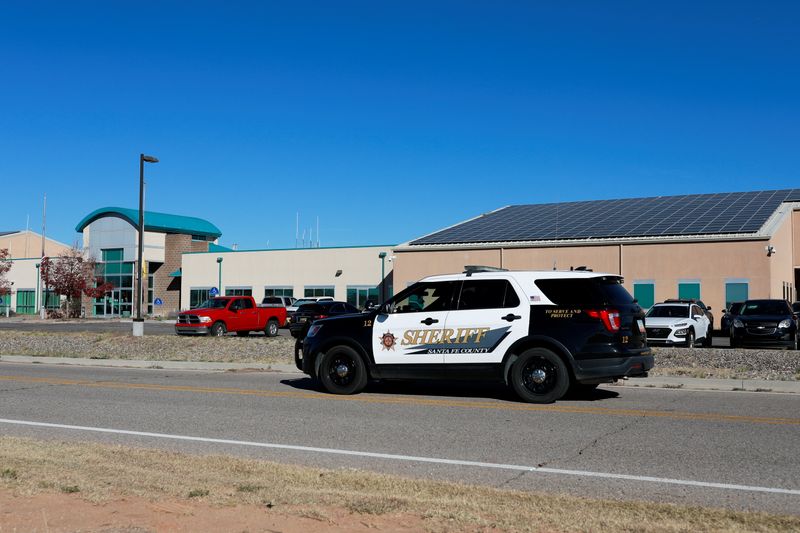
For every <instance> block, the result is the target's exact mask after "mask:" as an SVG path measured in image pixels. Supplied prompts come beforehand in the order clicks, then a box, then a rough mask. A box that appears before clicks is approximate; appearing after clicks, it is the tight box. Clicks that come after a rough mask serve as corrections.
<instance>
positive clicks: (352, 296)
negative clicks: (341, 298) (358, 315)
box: [331, 285, 380, 309]
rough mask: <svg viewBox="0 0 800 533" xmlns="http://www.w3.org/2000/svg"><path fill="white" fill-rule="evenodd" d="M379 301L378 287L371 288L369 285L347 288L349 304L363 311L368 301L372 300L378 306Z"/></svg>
mask: <svg viewBox="0 0 800 533" xmlns="http://www.w3.org/2000/svg"><path fill="white" fill-rule="evenodd" d="M331 296H332V295H331ZM379 299H380V293H379V291H378V287H370V286H369V285H364V286H356V287H353V286H348V287H347V303H349V304H350V305H354V306H356V307H359V308H362V309H363V308H364V304H365V303H367V300H372V302H373V303H376V304H377V303H378V300H379Z"/></svg>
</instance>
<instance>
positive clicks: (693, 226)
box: [410, 189, 800, 245]
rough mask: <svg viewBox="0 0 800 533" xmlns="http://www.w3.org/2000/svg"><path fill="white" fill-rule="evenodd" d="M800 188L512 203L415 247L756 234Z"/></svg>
mask: <svg viewBox="0 0 800 533" xmlns="http://www.w3.org/2000/svg"><path fill="white" fill-rule="evenodd" d="M789 201H800V189H785V190H779V191H754V192H732V193H718V194H687V195H681V196H658V197H653V198H627V199H621V200H595V201H588V202H566V203H557V204H533V205H514V206H510V207H506V208H503V209H500V210H499V211H495V212H494V213H488V214H486V215H483V216H480V217H478V218H476V219H473V220H468V221H467V222H463V223H461V224H458V225H456V226H454V227H452V228H448V229H444V230H442V231H438V232H436V233H433V234H431V235H427V236H425V237H422V238H420V239H417V240H415V241H412V242H411V243H410V244H411V245H422V244H459V243H479V242H514V241H547V240H564V239H602V238H624V237H663V236H680V235H724V234H732V233H756V232H758V230H759V229H761V227H762V226H763V225H764V223H765V222H766V221H767V219H768V218H769V217H770V216H772V214H773V213H774V212H775V210H776V209H777V208H778V207H779V206H780V204H781V203H783V202H789Z"/></svg>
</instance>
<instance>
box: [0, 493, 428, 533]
mask: <svg viewBox="0 0 800 533" xmlns="http://www.w3.org/2000/svg"><path fill="white" fill-rule="evenodd" d="M290 511H291V510H290ZM0 524H2V525H0V531H31V532H32V531H48V532H59V531H64V532H66V531H98V532H103V533H112V532H113V533H147V532H151V531H176V532H180V531H191V532H195V531H248V532H261V531H263V532H278V531H280V532H283V533H306V532H307V531H323V532H340V531H348V532H349V531H352V532H358V531H373V532H374V531H397V532H401V531H420V530H423V529H424V525H423V520H422V519H421V518H419V517H416V516H413V515H392V516H366V517H365V516H354V515H353V514H352V513H349V512H347V511H346V510H343V509H334V508H320V509H319V510H315V511H313V512H306V511H303V510H302V509H297V510H294V513H293V512H284V511H275V510H273V509H270V508H269V507H267V506H266V505H229V506H221V505H212V504H209V503H206V502H200V501H186V500H174V499H168V500H160V501H157V502H152V501H149V500H147V499H144V498H139V497H135V496H134V497H126V498H118V499H113V500H109V501H105V502H102V503H93V502H90V501H87V500H83V499H81V498H80V497H76V496H69V495H66V494H57V493H39V494H33V495H29V496H21V495H15V494H13V493H12V492H11V491H9V490H0Z"/></svg>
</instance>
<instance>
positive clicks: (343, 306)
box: [289, 301, 361, 340]
mask: <svg viewBox="0 0 800 533" xmlns="http://www.w3.org/2000/svg"><path fill="white" fill-rule="evenodd" d="M360 312H361V310H360V309H359V308H358V307H355V306H353V305H350V304H349V303H347V302H335V301H334V302H317V303H314V304H303V305H301V306H300V307H298V308H297V311H296V312H295V314H294V316H293V317H292V321H291V322H290V323H289V331H290V332H291V333H292V337H296V338H298V339H301V340H302V339H303V337H305V336H306V333H307V332H308V328H309V327H310V326H311V324H312V323H313V322H314V321H315V320H320V319H322V318H328V317H329V316H339V315H350V314H354V313H360Z"/></svg>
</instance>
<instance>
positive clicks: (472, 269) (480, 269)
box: [464, 265, 508, 276]
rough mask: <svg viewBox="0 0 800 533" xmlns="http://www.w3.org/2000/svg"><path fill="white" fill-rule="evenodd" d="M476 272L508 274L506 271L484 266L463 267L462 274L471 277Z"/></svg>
mask: <svg viewBox="0 0 800 533" xmlns="http://www.w3.org/2000/svg"><path fill="white" fill-rule="evenodd" d="M476 272H508V269H507V268H499V267H493V266H484V265H464V274H466V275H467V276H471V275H473V274H475V273H476Z"/></svg>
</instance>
